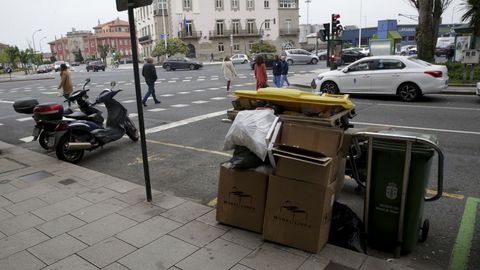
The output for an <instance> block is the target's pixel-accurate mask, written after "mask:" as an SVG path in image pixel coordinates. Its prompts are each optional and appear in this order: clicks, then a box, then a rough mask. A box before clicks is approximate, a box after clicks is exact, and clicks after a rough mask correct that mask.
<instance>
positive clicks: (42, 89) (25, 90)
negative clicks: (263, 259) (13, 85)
mask: <svg viewBox="0 0 480 270" xmlns="http://www.w3.org/2000/svg"><path fill="white" fill-rule="evenodd" d="M42 90H45V89H42ZM25 92H32V90H25Z"/></svg>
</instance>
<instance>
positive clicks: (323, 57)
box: [319, 55, 327, 60]
mask: <svg viewBox="0 0 480 270" xmlns="http://www.w3.org/2000/svg"><path fill="white" fill-rule="evenodd" d="M319 59H320V60H326V59H327V57H326V56H323V55H322V56H320V57H319Z"/></svg>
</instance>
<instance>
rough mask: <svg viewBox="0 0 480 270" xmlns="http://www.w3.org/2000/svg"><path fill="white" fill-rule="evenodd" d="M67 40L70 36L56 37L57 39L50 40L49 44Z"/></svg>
mask: <svg viewBox="0 0 480 270" xmlns="http://www.w3.org/2000/svg"><path fill="white" fill-rule="evenodd" d="M62 41H63V42H67V41H68V38H67V37H62V38H56V39H55V40H52V41H50V42H48V44H55V43H56V42H62Z"/></svg>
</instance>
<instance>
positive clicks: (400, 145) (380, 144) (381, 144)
mask: <svg viewBox="0 0 480 270" xmlns="http://www.w3.org/2000/svg"><path fill="white" fill-rule="evenodd" d="M378 133H382V134H389V135H398V136H408V137H417V138H421V139H426V140H429V141H431V142H432V143H434V144H438V140H437V137H436V136H434V135H431V134H423V133H416V132H409V131H398V130H385V131H380V132H378ZM373 146H374V148H375V149H382V150H387V151H401V152H403V151H405V150H406V148H405V143H404V142H403V141H397V140H389V139H374V141H373ZM412 152H414V153H417V154H426V155H428V156H431V155H433V154H434V149H433V148H432V147H430V146H429V145H427V144H423V143H414V144H413V146H412Z"/></svg>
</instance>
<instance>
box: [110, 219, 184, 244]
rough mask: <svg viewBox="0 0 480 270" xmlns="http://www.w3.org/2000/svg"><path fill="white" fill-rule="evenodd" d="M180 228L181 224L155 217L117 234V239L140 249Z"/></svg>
mask: <svg viewBox="0 0 480 270" xmlns="http://www.w3.org/2000/svg"><path fill="white" fill-rule="evenodd" d="M180 226H182V224H181V223H178V222H175V221H173V220H170V219H167V218H164V217H160V216H157V217H153V218H151V219H149V220H147V221H144V222H142V223H140V224H138V225H136V226H134V227H132V228H130V229H128V230H126V231H123V232H121V233H119V234H118V235H117V238H119V239H122V240H123V241H125V242H127V243H129V244H131V245H134V246H136V247H142V246H144V245H146V244H148V243H150V242H152V241H154V240H155V239H157V238H159V237H161V236H163V235H165V234H167V233H169V232H171V231H173V230H175V229H177V228H179V227H180Z"/></svg>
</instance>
